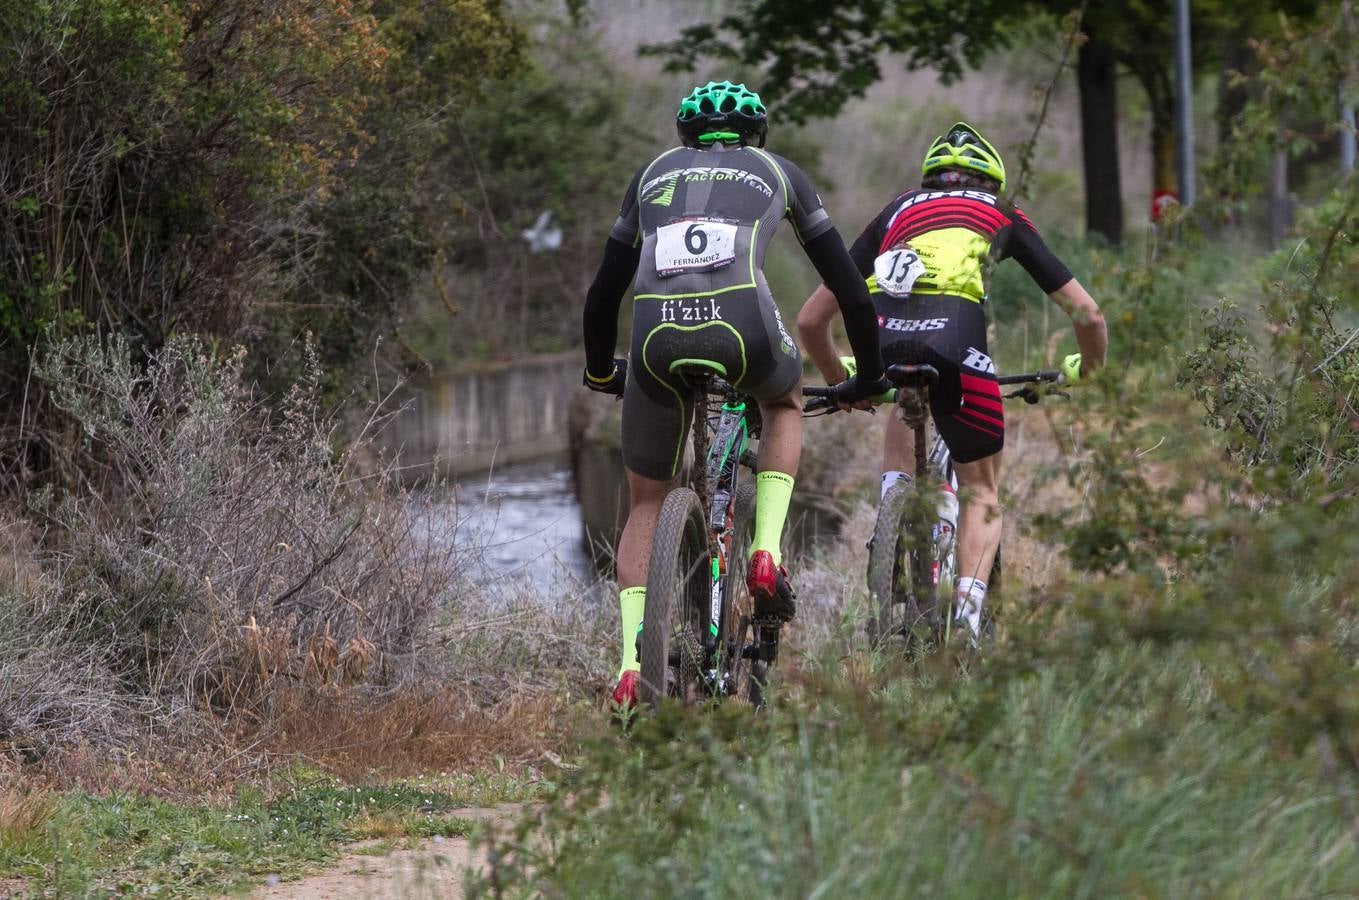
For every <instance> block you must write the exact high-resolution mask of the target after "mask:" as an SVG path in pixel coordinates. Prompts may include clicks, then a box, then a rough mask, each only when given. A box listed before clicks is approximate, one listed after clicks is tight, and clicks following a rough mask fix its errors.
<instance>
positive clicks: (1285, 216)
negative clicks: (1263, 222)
mask: <svg viewBox="0 0 1359 900" xmlns="http://www.w3.org/2000/svg"><path fill="white" fill-rule="evenodd" d="M1292 224H1293V198H1292V197H1291V196H1290V195H1289V193H1288V151H1287V150H1285V149H1284V148H1282V147H1277V148H1275V150H1274V157H1273V160H1272V162H1271V165H1270V174H1269V245H1270V246H1271V247H1277V246H1279V244H1281V243H1283V239H1284V237H1286V236H1287V234H1288V229H1289V227H1290V226H1292Z"/></svg>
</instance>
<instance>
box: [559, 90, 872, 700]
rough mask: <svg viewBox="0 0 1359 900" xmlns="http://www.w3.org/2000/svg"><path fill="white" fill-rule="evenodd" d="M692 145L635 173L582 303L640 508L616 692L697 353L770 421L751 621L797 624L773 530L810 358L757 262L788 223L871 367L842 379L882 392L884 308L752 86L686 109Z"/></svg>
mask: <svg viewBox="0 0 1359 900" xmlns="http://www.w3.org/2000/svg"><path fill="white" fill-rule="evenodd" d="M676 119H677V121H676V124H677V127H678V130H679V133H680V137H681V139H682V140H683V142H684V144H685V146H683V147H677V148H675V149H672V150H668V151H666V152H665V153H663V154H661V155H660V156H659V157H657V158H656V159H655V160H653V161H652V162H651V163H650V164H648V165H647V166H645V167H644V168H643V169H642V170H641V171H639V172H638V173H637V174H636V176H634V177H633V179H632V183H631V184H630V185H629V187H628V190H627V193H626V195H625V197H624V200H623V205H622V209H621V211H620V213H619V216H618V220H617V222H615V223H614V226H613V229H612V231H611V232H610V233H609V239H608V241H607V242H606V245H605V248H604V259H603V262H602V263H601V265H600V269H599V273H598V275H596V277H595V281H594V283H593V284H592V285H591V287H590V291H589V294H588V295H587V298H586V304H585V316H584V325H585V351H586V365H585V379H584V380H585V384H586V386H587V387H590V388H591V389H592V390H596V391H601V392H604V393H615V394H616V393H623V395H624V403H623V465H624V467H625V468H626V470H627V476H628V487H629V491H630V497H631V507H630V509H629V513H628V521H627V524H626V525H625V526H624V528H623V535H622V538H621V540H620V541H619V547H618V584H619V588H620V598H619V604H620V608H621V612H622V620H623V628H622V656H623V663H622V666H621V668H620V671H619V682H618V687H617V688H616V689H615V691H614V699H615V701H617V702H619V703H621V704H628V705H630V704H632V703H635V701H636V690H637V688H636V684H637V670H638V666H639V663H638V660H637V656H636V634H637V631H638V630H639V628H640V625H641V620H642V611H643V609H644V608H645V597H646V588H645V583H646V570H647V565H648V563H649V561H650V555H651V540H652V536H653V534H654V532H655V529H656V518H657V516H658V514H659V512H660V507H661V503H662V502H663V501H664V499H665V495H666V494H667V493H668V492H669V491H670V489H671V487H672V486H673V484H674V480H675V478H676V476H677V475H678V472H679V464H680V458H681V455H682V452H683V448H684V441H685V435H686V433H687V431H688V428H689V423H690V417H691V416H692V413H693V411H692V410H691V409H690V408H689V404H688V402H687V398H688V390H687V388H686V387H685V386H684V385H683V383H682V382H681V381H680V379H679V378H678V377H677V376H676V375H675V374H674V373H672V372H671V371H670V370H671V367H672V366H673V365H675V364H677V363H678V362H680V361H685V360H688V361H702V362H704V363H707V364H708V365H709V366H710V367H714V368H717V369H718V370H719V371H722V372H725V377H726V379H727V380H728V381H729V382H731V383H732V384H734V385H735V386H736V387H737V388H739V389H740V390H742V391H745V392H747V393H749V394H751V395H752V396H753V397H755V399H756V400H758V401H759V403H760V410H761V413H762V418H763V421H764V430H763V436H762V438H761V441H760V471H759V473H758V475H757V476H756V482H755V488H756V500H755V509H756V521H755V536H754V539H753V540H752V542H751V546H752V552H751V560H750V567H749V569H748V572H749V575H748V577H747V585H748V587H749V589H750V592H751V595H752V597H753V598H754V601H755V607H756V613H757V615H763V616H773V617H777V618H782V619H788V618H791V617H792V615H793V612H794V605H793V594H792V589H791V586H790V585H789V582H788V576H787V571H786V570H785V569H784V568H783V567H782V566H781V565H780V553H779V538H780V536H781V534H782V531H783V523H784V519H785V518H786V517H787V512H788V502H789V499H790V497H791V495H792V488H793V473H794V472H796V470H797V462H798V457H799V455H800V453H801V449H802V412H801V397H800V387H801V376H802V360H801V357H800V355H799V354H798V350H797V346H796V345H795V344H794V343H793V339H792V337H791V336H790V335H789V334H788V331H787V330H786V329H785V328H784V325H783V322H782V320H781V318H780V316H779V311H778V307H777V306H776V305H775V304H774V299H773V297H772V295H771V294H770V292H769V286H768V284H767V283H766V282H765V278H764V273H763V272H762V271H761V270H762V267H763V264H764V256H765V253H766V251H767V250H768V248H769V243H770V241H771V240H772V239H773V237H774V231H775V228H776V227H777V225H778V223H779V221H780V220H782V219H785V218H787V219H789V220H790V221H791V222H792V224H793V228H794V231H795V232H796V234H797V237H798V239H799V240H800V241H801V242H802V245H803V248H804V250H805V252H806V253H807V257H808V258H809V259H810V260H811V262H812V264H813V265H814V266H815V267H816V269H817V272H818V274H820V275H821V277H822V279H823V280H824V281H825V282H826V283H827V285H829V284H830V282H831V281H834V282H835V283H836V285H837V286H838V287H836V288H835V291H836V298H837V300H838V301H839V304H840V307H841V310H842V312H843V315H844V320H845V324H846V331H847V333H848V336H849V339H850V344H851V346H852V347H853V348H854V351H855V355H856V357H857V359H858V362H859V365H860V366H861V368H859V370H858V375H857V376H856V377H855V378H852V379H850V380H849V381H846V382H844V384H842V385H840V386H839V388H840V396H841V399H842V401H843V402H846V403H849V402H854V401H857V400H860V399H862V398H865V397H869V396H872V395H873V394H875V393H880V392H881V391H882V390H884V389H886V388H885V386H886V382H885V380H884V379H883V377H882V360H881V357H880V354H879V351H878V327H877V318H876V315H875V313H874V311H873V306H872V303H871V302H870V301H869V298H868V293H867V289H866V286H865V285H864V282H863V279H862V278H861V277H860V276H859V273H858V269H857V268H856V267H855V265H854V261H853V260H852V259H851V258H850V256H849V253H848V251H847V250H846V249H845V245H844V241H843V240H842V239H841V238H840V235H839V232H837V231H836V230H835V227H834V226H833V225H832V223H831V221H830V217H829V216H828V215H827V214H826V211H825V210H824V209H823V208H822V206H821V198H820V197H819V196H817V193H816V191H815V190H814V189H813V188H812V186H811V184H810V182H809V181H808V180H807V177H806V176H805V175H804V174H803V173H802V172H801V171H800V170H799V169H798V168H797V167H796V166H795V165H793V164H792V163H790V162H788V161H787V160H785V159H782V158H781V157H778V156H775V155H774V154H773V153H769V152H767V151H765V150H763V149H762V148H763V146H764V138H765V133H766V130H767V127H768V118H767V114H766V112H765V109H764V105H763V104H762V103H761V102H760V98H759V97H758V96H757V95H756V94H754V93H753V92H751V91H749V90H747V89H746V87H745V86H744V85H735V84H731V83H730V82H709V83H708V84H707V85H705V86H703V87H700V88H697V89H695V91H694V92H693V93H692V94H691V95H690V96H689V97H687V98H685V100H684V101H683V102H682V103H681V105H680V110H679V114H678V115H677V117H676ZM634 273H636V276H637V279H636V293H635V301H636V302H635V303H634V307H633V329H632V342H631V352H630V355H629V357H628V359H627V360H620V359H614V358H613V352H614V344H615V342H616V340H617V335H618V308H619V305H620V304H621V302H622V299H623V296H624V294H625V293H626V292H627V287H628V282H629V281H630V280H631V279H632V277H633V274H634Z"/></svg>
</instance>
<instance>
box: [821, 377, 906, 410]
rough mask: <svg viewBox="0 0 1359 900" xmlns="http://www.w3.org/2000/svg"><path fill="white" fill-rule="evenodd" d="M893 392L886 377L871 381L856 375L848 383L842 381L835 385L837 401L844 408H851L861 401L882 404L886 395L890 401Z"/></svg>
mask: <svg viewBox="0 0 1359 900" xmlns="http://www.w3.org/2000/svg"><path fill="white" fill-rule="evenodd" d="M892 391H893V387H892V382H890V381H888V380H887V376H886V375H879V376H878V377H877V378H870V379H865V378H861V377H859V376H858V375H855V376H853V377H852V378H850V379H849V380H848V381H842V382H840V383H839V384H837V385H835V400H836V402H837V403H840V404H841V405H843V406H849V405H850V404H851V403H855V402H858V401H859V400H875V401H878V402H881V398H883V396H884V395H886V396H887V397H888V398H889V399H890V395H891V392H892Z"/></svg>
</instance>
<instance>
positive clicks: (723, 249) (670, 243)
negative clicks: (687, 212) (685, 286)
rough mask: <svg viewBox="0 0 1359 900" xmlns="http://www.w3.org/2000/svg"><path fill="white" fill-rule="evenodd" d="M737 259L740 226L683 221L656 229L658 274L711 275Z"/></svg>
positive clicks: (712, 220)
mask: <svg viewBox="0 0 1359 900" xmlns="http://www.w3.org/2000/svg"><path fill="white" fill-rule="evenodd" d="M735 259H736V223H735V222H728V221H723V220H721V219H680V220H679V221H678V222H671V223H670V224H669V225H662V226H661V227H660V228H657V229H656V274H657V275H662V276H665V275H679V274H682V273H685V272H708V271H711V270H713V269H720V268H722V267H723V266H726V265H730V264H731V263H732V262H733V261H734V260H735Z"/></svg>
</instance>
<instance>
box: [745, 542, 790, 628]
mask: <svg viewBox="0 0 1359 900" xmlns="http://www.w3.org/2000/svg"><path fill="white" fill-rule="evenodd" d="M746 588H747V589H749V591H750V596H751V597H752V598H754V600H755V618H757V619H777V620H778V621H780V622H787V621H790V620H791V619H792V618H793V616H794V615H796V613H797V604H796V603H794V602H793V600H794V598H795V597H796V596H797V595H796V594H794V593H793V585H792V582H790V581H789V580H788V570H787V569H785V568H784V567H783V566H775V565H774V557H773V555H772V554H771V553H770V552H769V551H768V550H756V551H755V552H754V553H753V554H752V555H751V557H750V569H749V570H748V571H747V572H746Z"/></svg>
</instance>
